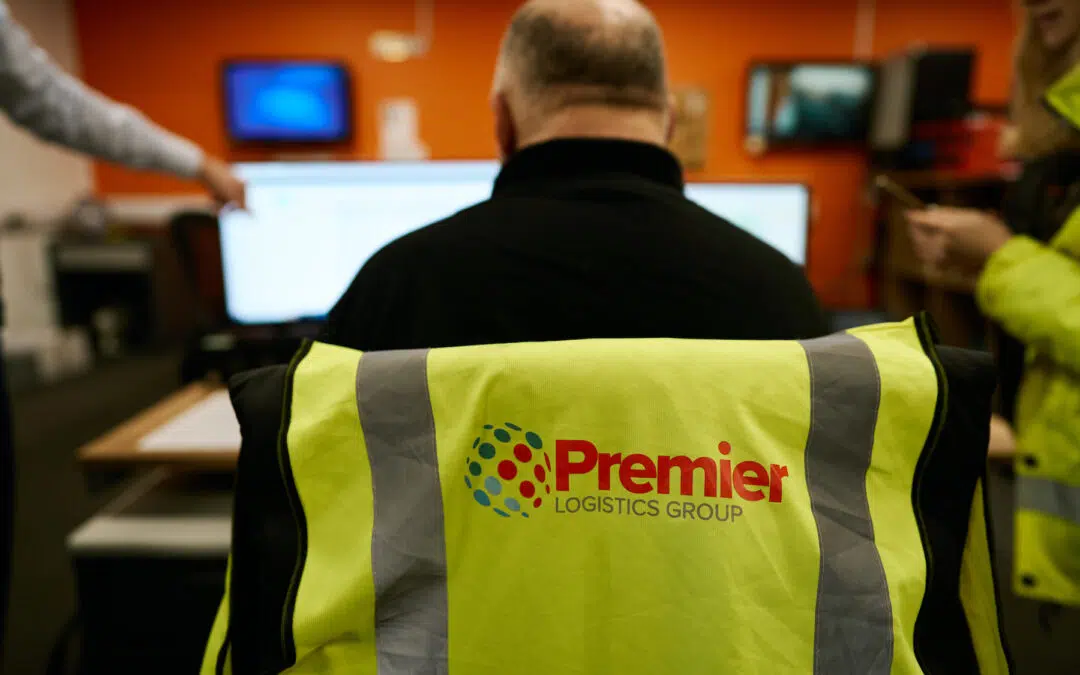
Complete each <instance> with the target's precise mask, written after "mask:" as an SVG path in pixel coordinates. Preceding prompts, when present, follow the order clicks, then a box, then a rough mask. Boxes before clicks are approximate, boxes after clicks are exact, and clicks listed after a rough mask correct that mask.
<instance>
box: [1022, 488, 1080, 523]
mask: <svg viewBox="0 0 1080 675" xmlns="http://www.w3.org/2000/svg"><path fill="white" fill-rule="evenodd" d="M1016 506H1017V508H1021V509H1025V510H1027V511H1038V512H1039V513H1042V514H1045V515H1048V516H1054V517H1055V518H1061V519H1062V520H1065V521H1068V522H1069V523H1072V524H1073V525H1080V487H1077V486H1074V485H1065V484H1064V483H1058V482H1056V481H1052V480H1048V479H1046V478H1033V477H1031V476H1017V477H1016Z"/></svg>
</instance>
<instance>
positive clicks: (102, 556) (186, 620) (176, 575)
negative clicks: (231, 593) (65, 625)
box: [67, 468, 232, 675]
mask: <svg viewBox="0 0 1080 675" xmlns="http://www.w3.org/2000/svg"><path fill="white" fill-rule="evenodd" d="M231 484H232V477H231V476H230V475H228V474H224V475H221V474H219V475H209V476H208V475H200V476H195V475H192V474H177V473H176V472H174V471H172V470H170V469H167V468H158V469H154V470H152V471H150V472H149V473H147V474H146V475H144V476H142V477H141V478H140V479H138V480H136V481H135V482H134V483H133V484H132V485H131V486H129V487H128V489H127V490H125V491H124V493H123V494H121V495H120V496H119V497H118V498H117V499H115V500H114V501H113V502H112V503H110V504H109V505H107V506H106V507H105V508H104V509H102V510H101V511H99V512H98V513H96V514H95V515H94V516H93V517H91V518H90V519H89V520H87V521H86V522H85V523H84V524H83V525H81V526H80V527H79V528H78V529H76V530H75V531H74V532H72V533H71V535H69V536H68V539H67V549H68V553H69V555H70V556H71V559H72V562H73V565H74V568H75V576H76V584H77V591H78V602H79V619H80V624H81V628H82V640H81V654H80V664H79V665H80V670H79V672H80V673H84V674H85V675H98V674H99V673H100V674H101V675H106V674H110V675H111V674H112V673H154V674H155V675H174V674H175V675H188V674H189V673H194V672H198V669H199V664H200V663H201V660H202V654H203V650H204V648H205V646H206V640H207V637H208V635H209V633H210V627H211V625H212V624H213V620H214V615H215V614H216V612H217V608H218V605H219V604H220V602H221V597H222V595H223V593H224V590H225V572H226V565H227V559H228V554H229V545H230V541H231V527H232V496H231Z"/></svg>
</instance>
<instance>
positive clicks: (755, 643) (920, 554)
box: [203, 320, 1009, 675]
mask: <svg viewBox="0 0 1080 675" xmlns="http://www.w3.org/2000/svg"><path fill="white" fill-rule="evenodd" d="M992 389H993V373H992V368H991V367H990V366H989V364H988V359H987V358H986V357H984V356H982V355H977V354H974V353H971V352H964V351H961V350H947V349H945V348H940V349H938V348H936V347H934V346H933V345H932V340H931V337H930V335H929V328H928V327H927V326H926V325H925V323H924V322H923V321H921V320H919V321H909V322H907V323H903V324H889V325H881V326H876V327H870V328H866V329H861V330H857V331H853V332H851V333H846V334H839V335H835V336H832V337H828V338H824V339H819V340H810V341H805V342H801V343H799V342H710V341H680V340H597V341H580V342H565V343H546V344H518V345H501V346H484V347H468V348H457V349H438V350H420V351H403V352H372V353H368V354H364V355H361V354H360V353H359V352H355V351H350V350H347V349H342V348H337V347H330V346H326V345H322V344H317V343H316V344H311V345H308V346H307V347H306V348H305V349H302V350H301V352H300V353H298V354H297V356H296V358H295V359H294V360H293V362H292V364H291V365H290V366H289V367H288V368H287V369H286V368H284V367H281V368H270V369H264V370H262V371H258V372H256V373H254V374H250V375H248V376H246V377H243V378H241V379H239V380H237V381H234V383H233V387H232V397H233V403H234V407H235V409H236V411H237V415H238V418H239V420H240V424H241V430H242V433H243V449H242V450H241V455H240V463H239V467H238V475H237V487H236V490H237V497H236V506H235V524H234V535H233V547H232V553H231V557H230V564H229V573H228V575H229V576H228V581H227V591H226V598H225V600H224V601H223V603H222V608H221V611H220V613H219V616H218V619H217V621H216V623H215V626H214V629H213V632H212V635H211V639H210V642H209V646H208V649H207V653H206V658H205V662H204V667H203V673H206V674H213V673H245V674H246V673H260V674H261V673H278V672H288V673H296V674H301V673H302V674H308V673H311V674H314V673H331V674H336V673H359V674H365V673H370V674H372V675H376V674H377V675H406V674H413V673H423V674H428V673H432V674H435V673H446V674H449V675H458V674H460V675H495V674H499V675H502V674H505V673H513V674H514V675H530V674H536V675H541V674H542V675H551V674H559V673H580V674H587V675H639V674H640V675H645V674H649V675H653V674H657V673H671V674H678V675H686V674H694V673H703V674H704V673H710V674H711V673H740V674H751V675H752V674H755V673H761V674H762V675H766V674H768V675H774V674H776V673H799V674H817V675H847V674H851V675H888V674H890V673H893V674H907V673H924V672H925V673H931V674H942V675H945V674H954V673H984V674H997V673H1007V672H1008V670H1009V669H1008V665H1007V660H1006V656H1005V650H1004V647H1003V644H1002V640H1001V636H1000V631H999V623H998V613H997V604H996V598H995V589H994V582H993V575H992V571H991V565H990V555H989V544H988V539H987V527H986V519H985V510H984V504H983V497H982V489H981V482H980V478H981V476H982V475H983V471H984V467H985V455H986V445H987V434H988V431H987V429H988V420H989V409H990V398H991V393H992Z"/></svg>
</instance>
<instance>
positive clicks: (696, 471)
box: [465, 423, 789, 522]
mask: <svg viewBox="0 0 1080 675" xmlns="http://www.w3.org/2000/svg"><path fill="white" fill-rule="evenodd" d="M472 449H473V451H474V454H470V455H469V457H467V458H466V465H467V473H466V476H465V484H466V486H467V487H468V488H469V489H470V490H472V496H473V499H474V500H475V501H476V502H477V503H478V504H480V505H481V506H484V507H488V508H490V509H491V511H492V512H493V513H495V514H497V515H499V516H501V517H504V518H509V517H511V516H512V515H520V516H522V517H525V518H528V517H530V514H531V513H534V512H535V511H536V510H538V509H540V508H542V507H544V506H545V505H546V504H548V503H550V504H551V507H552V508H553V510H554V512H555V513H557V514H578V513H600V514H615V515H632V516H637V517H659V516H660V515H661V514H663V515H666V516H667V517H668V518H673V519H681V520H712V521H719V522H734V521H735V519H736V518H738V517H740V516H742V515H743V513H744V509H743V504H744V503H748V502H749V503H754V502H760V503H764V504H780V503H782V502H783V501H784V479H785V478H787V477H788V475H789V470H788V467H787V466H785V465H781V464H769V465H767V466H766V465H764V464H762V463H760V462H757V461H753V460H743V461H738V460H736V459H734V458H733V456H732V447H731V444H730V443H728V442H727V441H723V442H720V443H718V444H717V446H716V454H715V455H703V456H698V457H692V456H689V455H666V454H662V455H655V456H652V455H646V454H643V453H640V452H629V453H623V452H616V453H610V452H602V451H601V450H599V449H598V448H597V447H596V444H595V443H593V442H592V441H588V440H569V439H557V440H556V441H555V452H554V454H555V462H554V465H552V462H551V458H550V456H549V455H548V453H547V451H546V449H545V448H544V442H543V439H542V438H541V437H540V435H539V434H537V433H535V432H532V431H529V432H526V431H524V430H522V429H521V427H518V426H517V425H514V424H509V423H507V424H503V425H500V426H497V427H496V426H495V425H486V426H485V427H484V431H483V432H482V433H481V435H480V436H478V437H477V438H476V440H475V441H474V442H473V446H472ZM474 455H475V456H474ZM552 482H553V483H554V491H552V484H551V483H552ZM619 493H622V494H619Z"/></svg>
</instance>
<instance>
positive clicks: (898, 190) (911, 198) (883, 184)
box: [874, 174, 927, 209]
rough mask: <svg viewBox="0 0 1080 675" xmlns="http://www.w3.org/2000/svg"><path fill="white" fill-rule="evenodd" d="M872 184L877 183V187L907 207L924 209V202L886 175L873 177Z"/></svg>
mask: <svg viewBox="0 0 1080 675" xmlns="http://www.w3.org/2000/svg"><path fill="white" fill-rule="evenodd" d="M874 184H875V185H877V186H878V188H880V189H882V190H884V191H885V192H888V193H889V194H890V195H892V196H893V197H894V198H896V199H897V200H899V201H900V203H902V204H903V205H904V206H906V207H908V208H909V209H925V208H926V206H927V204H926V202H924V201H923V200H921V199H919V198H918V197H916V196H915V195H913V194H911V192H910V191H909V190H908V189H907V188H905V187H904V186H902V185H900V184H899V183H897V182H896V181H894V180H893V179H891V178H889V177H888V176H885V175H883V174H879V175H878V177H877V178H875V179H874Z"/></svg>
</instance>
